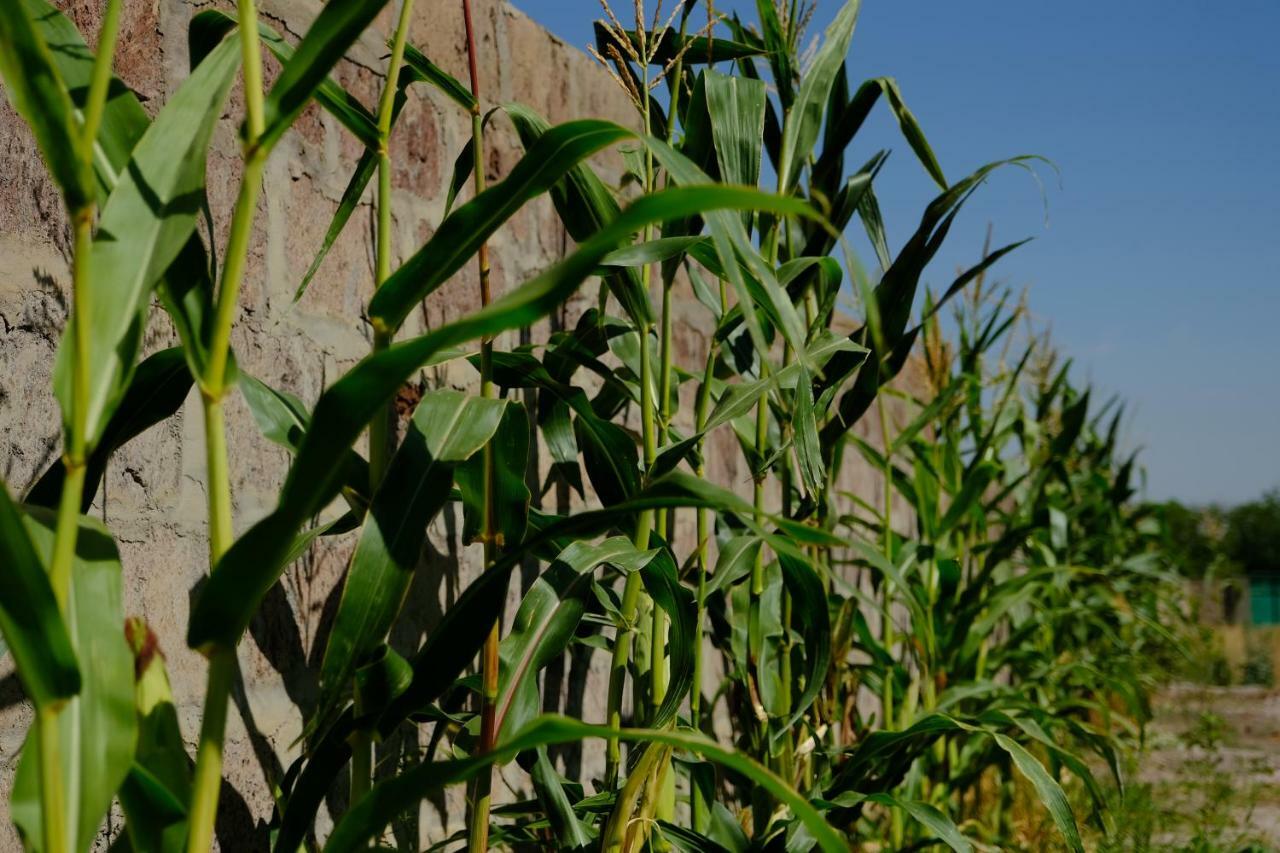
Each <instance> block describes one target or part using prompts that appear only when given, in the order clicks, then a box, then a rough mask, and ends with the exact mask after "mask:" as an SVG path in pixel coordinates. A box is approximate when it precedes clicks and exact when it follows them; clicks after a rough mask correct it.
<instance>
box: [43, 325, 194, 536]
mask: <svg viewBox="0 0 1280 853" xmlns="http://www.w3.org/2000/svg"><path fill="white" fill-rule="evenodd" d="M191 384H192V380H191V373H190V371H188V370H187V363H186V359H185V357H184V356H183V354H182V349H181V348H180V347H174V348H172V349H165V350H160V352H157V353H155V354H153V355H150V356H148V357H147V358H145V359H143V361H142V363H140V364H139V365H138V369H137V370H136V371H134V374H133V377H132V378H131V379H130V380H129V387H128V388H127V389H126V390H125V392H124V397H122V398H121V400H120V405H119V407H118V408H117V409H116V411H115V413H114V414H113V415H112V416H111V420H110V421H108V422H107V426H106V428H105V429H104V430H103V431H102V438H101V440H100V441H99V442H98V446H97V447H95V448H94V449H93V452H92V453H91V454H89V461H88V464H87V465H86V466H85V474H84V493H83V496H82V497H81V499H80V511H81V512H88V511H89V507H90V506H92V505H93V501H94V498H95V497H96V496H97V493H98V486H99V485H101V483H102V477H103V475H104V474H105V473H106V468H107V460H108V459H109V458H110V457H111V454H112V453H114V452H115V451H116V450H118V449H119V448H121V447H123V446H124V445H125V444H127V443H128V442H130V441H132V440H133V439H134V438H136V437H138V436H139V435H141V434H142V433H144V432H146V431H147V430H148V429H150V428H151V427H153V426H156V425H157V424H160V423H163V422H164V421H166V420H168V419H169V418H170V417H172V416H173V415H174V414H176V413H177V411H178V410H179V409H181V408H182V404H183V402H184V401H185V400H186V399H187V395H188V394H189V393H190V392H191ZM66 471H67V469H66V466H65V465H63V464H62V460H61V459H59V460H58V461H56V462H54V463H53V464H52V465H50V466H49V468H48V469H47V470H46V471H45V472H44V474H43V475H41V477H40V479H39V480H37V481H36V484H35V485H34V486H32V487H31V489H30V491H28V492H27V495H26V498H25V502H26V503H28V504H34V505H35V506H43V507H49V508H54V507H56V506H57V504H58V498H59V496H60V495H61V494H62V483H63V481H64V480H65V478H66Z"/></svg>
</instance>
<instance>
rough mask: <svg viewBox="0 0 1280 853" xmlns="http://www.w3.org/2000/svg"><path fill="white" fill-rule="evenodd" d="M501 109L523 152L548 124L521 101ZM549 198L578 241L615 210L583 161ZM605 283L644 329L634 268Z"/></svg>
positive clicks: (647, 308) (643, 296)
mask: <svg viewBox="0 0 1280 853" xmlns="http://www.w3.org/2000/svg"><path fill="white" fill-rule="evenodd" d="M503 110H505V111H506V113H507V116H508V117H509V118H510V119H511V121H512V123H513V124H515V126H516V132H517V133H518V134H519V135H520V143H521V144H522V145H523V146H524V148H525V150H526V151H529V150H532V148H533V146H534V145H535V144H537V142H538V140H539V139H541V137H542V136H543V135H544V134H545V133H547V131H548V130H549V129H550V127H551V126H550V125H549V124H548V123H547V121H546V120H545V119H544V118H542V117H541V116H540V115H538V114H537V113H536V112H534V111H533V110H531V109H529V108H528V107H526V106H524V105H523V104H504V105H503ZM551 201H552V203H553V204H554V205H555V208H556V212H557V214H559V216H560V221H561V222H563V223H564V227H565V230H566V231H568V232H569V236H570V237H572V238H573V239H574V240H576V241H578V242H579V243H581V242H582V241H584V240H586V239H588V238H590V236H591V235H592V234H594V233H595V232H597V231H599V230H600V229H601V228H603V227H604V226H605V225H607V224H608V223H610V222H612V221H613V220H614V219H615V218H617V216H618V213H619V207H618V202H617V201H616V200H615V199H614V197H613V194H612V193H610V192H609V189H608V188H607V187H606V186H605V185H604V182H603V181H601V180H600V178H599V176H597V175H596V173H595V172H594V171H593V170H592V169H591V167H590V166H589V165H587V164H586V163H578V164H577V165H575V166H574V167H573V168H571V169H570V170H569V172H568V173H567V174H566V175H565V176H564V178H563V179H562V180H560V181H559V182H558V183H556V184H555V185H553V186H552V187H551ZM605 284H606V286H607V287H608V288H609V291H610V292H611V293H612V294H613V296H614V298H615V299H617V300H618V303H619V304H620V305H621V306H622V310H623V311H625V312H626V314H627V316H628V317H629V318H630V319H631V322H632V323H634V324H635V325H636V327H638V328H644V327H646V326H648V325H651V324H652V323H653V322H654V319H655V315H654V312H653V306H652V305H650V304H649V295H648V294H647V293H646V292H645V290H644V287H643V286H642V285H641V283H640V276H639V274H638V273H637V272H636V271H635V270H633V269H623V270H621V271H620V272H618V273H615V274H611V275H608V276H606V277H605Z"/></svg>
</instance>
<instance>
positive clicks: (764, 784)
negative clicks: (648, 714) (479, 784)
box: [325, 716, 848, 853]
mask: <svg viewBox="0 0 1280 853" xmlns="http://www.w3.org/2000/svg"><path fill="white" fill-rule="evenodd" d="M610 737H617V738H619V739H621V740H625V741H628V742H633V743H653V744H662V745H666V746H669V747H672V748H674V749H680V750H688V751H690V752H694V753H697V754H699V755H702V756H704V757H706V758H708V759H710V760H712V761H714V762H716V763H717V764H720V765H722V766H724V767H725V768H726V769H729V770H732V771H734V772H735V773H739V774H741V775H742V776H744V777H746V778H748V779H750V780H751V781H752V782H753V783H754V784H756V785H759V786H760V787H761V788H763V789H764V790H766V791H767V792H768V793H769V794H770V795H771V796H773V797H775V798H776V799H777V800H778V801H779V802H781V803H784V804H785V805H786V806H787V807H788V808H790V809H791V811H792V812H793V813H794V814H795V815H796V816H797V817H798V818H799V819H800V820H801V821H803V823H804V825H805V827H806V828H807V829H808V830H809V832H810V833H812V835H813V837H814V840H815V841H816V842H817V844H818V846H819V848H820V849H822V850H823V851H826V853H843V851H846V850H848V842H846V841H845V840H844V839H843V838H842V837H841V835H840V833H838V832H837V831H836V830H834V829H833V828H831V826H829V825H828V824H827V822H826V821H825V820H824V819H823V818H822V815H821V814H819V813H818V812H817V810H815V809H814V807H813V806H811V805H810V804H809V802H808V801H807V800H806V799H805V798H804V797H802V796H800V795H799V794H797V793H796V792H795V791H794V790H793V789H792V788H791V787H790V786H789V785H788V784H787V783H786V782H784V781H783V780H782V779H781V778H779V777H778V776H776V775H775V774H774V773H773V772H772V771H770V770H767V769H766V768H764V767H762V766H761V765H759V764H757V763H756V762H755V761H753V760H752V759H751V758H748V757H747V756H745V755H743V754H741V753H739V752H736V751H734V750H732V749H729V748H726V747H723V746H721V745H719V744H718V743H716V742H715V741H713V740H710V739H709V738H707V737H705V736H703V735H701V734H695V733H692V732H687V731H684V730H670V729H626V728H624V729H621V730H616V729H610V728H609V727H607V726H594V725H589V724H587V723H582V722H579V721H577V720H571V719H569V718H567V717H558V716H544V717H540V718H538V719H537V720H534V721H533V722H532V723H530V724H529V726H528V727H527V728H526V729H525V730H524V731H522V732H521V733H520V734H519V735H517V736H516V737H514V738H512V739H511V740H510V741H508V742H507V743H506V744H505V745H503V746H500V747H498V748H497V749H495V750H494V751H493V752H490V753H488V754H486V755H483V756H479V757H476V758H465V759H454V760H450V761H438V762H430V763H426V764H421V765H418V766H417V767H414V768H413V769H411V770H408V771H406V772H404V773H402V774H400V775H399V776H396V777H394V778H392V779H390V780H388V781H386V782H383V783H381V784H379V785H376V786H374V788H373V790H372V791H371V792H370V793H369V794H368V795H367V796H366V797H365V798H364V799H362V800H361V801H360V803H359V804H357V805H356V806H355V807H354V808H353V809H351V810H350V811H349V812H347V813H346V814H345V815H344V816H343V818H342V820H340V821H339V822H338V825H337V826H335V827H334V830H333V834H332V835H331V836H329V841H328V843H327V844H326V845H325V850H326V851H334V853H337V851H348V850H356V849H359V848H360V847H362V846H363V845H364V844H366V843H367V842H368V841H369V839H371V838H373V837H374V836H375V835H376V834H377V833H378V832H380V831H381V830H382V828H383V827H384V826H386V825H387V824H388V823H390V822H391V821H392V820H393V819H394V818H395V817H397V816H398V815H399V814H401V813H402V812H404V811H405V810H406V809H410V808H413V807H415V806H416V805H417V804H418V803H419V802H421V801H422V800H423V799H424V798H426V797H427V796H429V795H431V794H433V793H434V792H436V791H439V790H442V789H443V788H445V787H447V786H449V785H454V784H458V783H460V782H465V781H466V780H467V779H470V778H472V777H473V776H475V775H476V774H477V773H480V772H481V771H484V770H486V769H487V768H488V767H489V766H490V765H492V764H494V763H499V762H502V761H509V760H510V759H511V758H512V757H513V756H515V755H516V754H518V753H519V752H521V751H523V750H526V749H536V748H537V747H538V746H547V745H551V744H555V743H572V742H576V741H579V740H583V739H585V738H610Z"/></svg>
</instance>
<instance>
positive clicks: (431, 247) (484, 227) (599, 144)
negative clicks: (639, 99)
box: [369, 121, 630, 330]
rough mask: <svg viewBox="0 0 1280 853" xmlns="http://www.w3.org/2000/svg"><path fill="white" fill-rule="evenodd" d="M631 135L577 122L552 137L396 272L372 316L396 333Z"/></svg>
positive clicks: (442, 227)
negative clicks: (537, 201)
mask: <svg viewBox="0 0 1280 853" xmlns="http://www.w3.org/2000/svg"><path fill="white" fill-rule="evenodd" d="M629 135H630V132H629V131H627V130H625V129H624V128H621V127H619V126H618V125H615V124H610V123H609V122H603V121H575V122H568V123H566V124H562V125H559V126H557V127H554V128H552V129H551V130H549V131H547V132H546V133H545V134H543V135H542V136H541V137H539V138H538V141H537V142H536V143H535V144H534V145H533V146H532V147H531V148H530V149H529V152H528V153H527V154H525V156H524V157H522V158H521V159H520V162H519V163H517V164H516V166H515V168H513V169H512V170H511V174H510V175H509V176H508V177H507V178H506V179H505V180H503V181H501V182H499V183H497V184H494V185H493V186H492V187H490V188H489V189H487V190H485V191H484V192H483V193H481V194H480V195H478V196H477V197H475V198H474V199H472V200H471V201H469V202H467V203H466V204H464V205H462V206H461V207H459V208H458V209H457V210H455V211H454V212H453V213H451V214H450V215H449V217H448V218H447V219H445V220H444V221H443V222H441V223H440V227H439V228H437V229H436V232H435V233H434V234H433V235H432V236H431V239H430V240H428V241H427V243H426V245H424V246H423V247H422V248H421V249H419V250H418V251H417V252H415V253H414V254H413V256H412V257H410V258H409V259H408V260H407V261H405V262H404V264H402V265H401V266H400V267H399V269H397V270H396V271H395V272H393V273H392V274H391V276H390V278H388V279H387V280H386V281H385V282H383V284H382V286H381V287H379V288H378V291H377V293H375V294H374V296H373V299H372V300H371V301H370V302H369V316H370V318H371V319H372V320H373V322H374V323H375V325H379V326H381V327H382V328H385V329H390V330H394V329H397V328H399V326H400V324H401V323H402V322H404V318H405V317H407V316H408V314H409V312H410V311H412V310H413V308H414V306H416V305H417V304H418V303H419V302H420V301H421V300H422V299H424V298H426V297H427V296H428V295H429V294H431V293H432V292H433V291H434V290H435V289H436V288H438V287H439V286H440V285H441V284H443V283H444V282H445V281H447V280H448V279H449V277H450V276H452V275H453V274H454V273H456V272H457V271H458V270H460V269H461V268H462V267H463V265H464V264H466V263H467V262H468V261H469V260H470V259H471V257H472V256H473V255H474V254H475V252H476V250H477V249H479V247H480V245H481V244H482V243H484V242H485V241H486V240H488V239H489V238H490V237H491V236H492V235H493V233H494V231H496V230H497V229H498V227H499V226H500V225H502V223H504V222H506V221H507V220H508V219H510V218H511V216H512V215H514V214H515V212H516V211H517V210H519V209H520V208H521V207H522V206H523V205H524V204H525V202H527V201H529V200H530V199H532V198H534V197H536V196H538V195H541V194H542V193H544V192H546V191H547V190H549V189H550V188H551V187H552V186H553V185H554V184H555V183H556V182H558V181H559V180H560V179H561V178H563V177H564V176H565V173H566V172H568V171H569V170H570V169H571V168H572V167H573V166H575V165H576V164H577V163H579V162H581V161H582V160H583V159H585V158H586V157H589V156H591V155H592V154H595V153H596V152H598V151H600V150H602V149H603V148H605V147H606V146H608V145H611V144H613V143H615V142H617V141H619V140H620V139H624V138H626V137H627V136H629Z"/></svg>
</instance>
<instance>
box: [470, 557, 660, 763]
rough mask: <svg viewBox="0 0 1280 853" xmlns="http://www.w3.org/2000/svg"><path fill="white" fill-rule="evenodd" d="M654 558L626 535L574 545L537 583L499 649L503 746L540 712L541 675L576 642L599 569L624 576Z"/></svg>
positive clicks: (498, 714)
mask: <svg viewBox="0 0 1280 853" xmlns="http://www.w3.org/2000/svg"><path fill="white" fill-rule="evenodd" d="M656 554H657V552H656V551H641V550H639V549H637V548H636V547H635V546H634V545H633V544H631V540H630V539H628V538H627V537H625V536H614V537H611V538H609V539H605V540H604V541H602V542H600V543H599V544H592V543H589V542H581V541H579V542H574V543H573V544H572V545H570V546H569V547H568V548H566V549H565V550H564V551H562V552H561V553H560V554H559V556H557V557H556V559H555V560H554V561H553V562H552V563H551V565H549V566H548V567H547V568H546V569H545V570H543V572H542V573H541V574H540V575H539V576H538V579H537V580H535V581H534V582H533V585H532V586H530V587H529V591H528V592H527V593H525V597H524V600H523V601H521V602H520V609H519V610H517V611H516V616H515V619H514V620H513V621H512V623H511V628H510V630H509V631H508V633H507V636H506V637H504V638H503V639H502V644H501V645H500V647H499V660H500V669H499V678H498V696H497V699H496V700H495V701H494V719H495V726H496V730H497V732H498V742H499V743H501V742H502V741H504V740H505V739H506V738H508V737H510V736H512V735H514V734H515V733H517V732H519V731H520V730H521V729H523V728H524V726H525V725H526V724H527V723H528V722H529V721H530V720H532V719H533V718H534V717H536V716H537V715H538V712H539V711H540V710H541V700H540V698H539V696H538V672H539V671H540V670H541V669H542V668H543V667H545V666H546V665H547V664H548V663H550V662H551V661H552V660H553V659H555V658H556V657H558V656H559V655H560V654H561V653H562V652H563V651H564V649H565V648H566V647H567V646H568V644H569V641H570V640H571V639H572V638H573V633H574V631H575V630H576V629H577V627H578V623H579V622H580V621H581V619H582V614H583V612H584V610H585V608H586V604H587V602H588V600H589V598H590V596H591V581H592V577H593V573H594V572H595V570H596V569H597V568H599V567H600V566H604V565H610V566H613V567H614V568H616V569H618V570H620V571H622V572H624V573H630V572H635V571H639V570H640V569H641V568H643V567H644V566H645V565H646V564H648V563H649V561H651V560H652V559H653V558H654V557H655V556H656Z"/></svg>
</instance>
